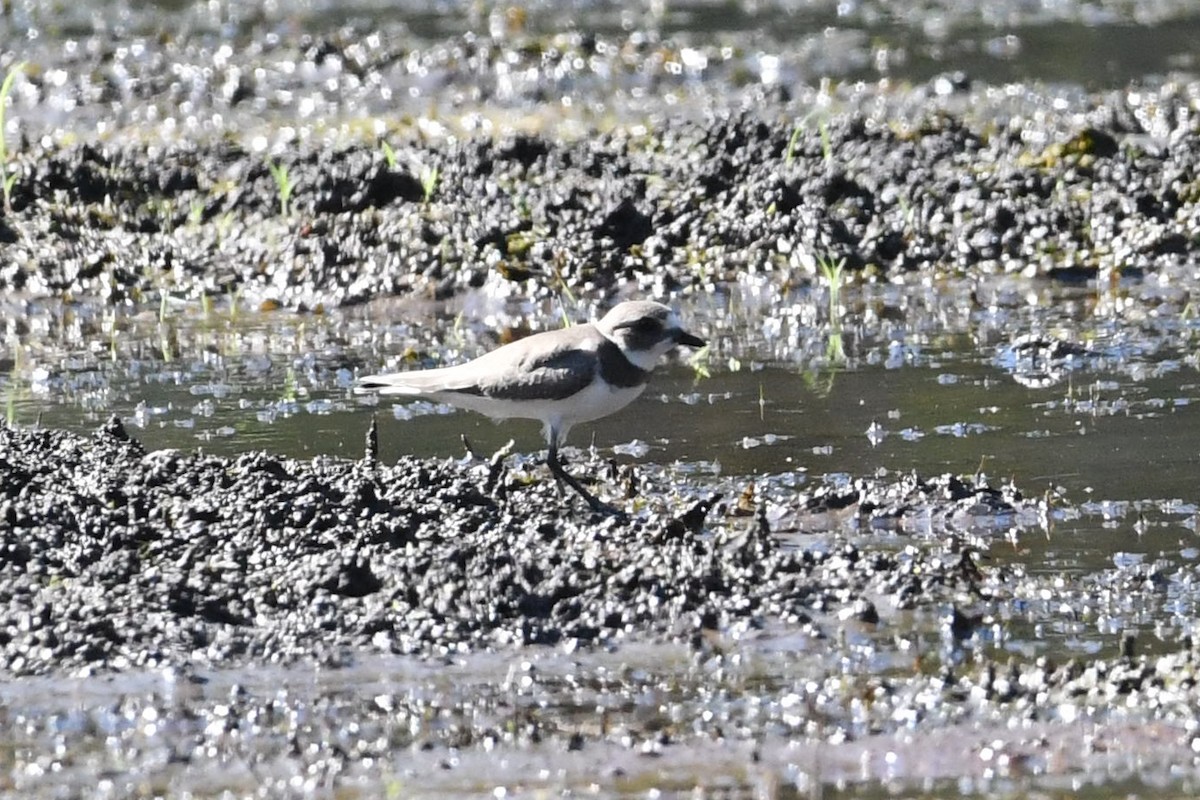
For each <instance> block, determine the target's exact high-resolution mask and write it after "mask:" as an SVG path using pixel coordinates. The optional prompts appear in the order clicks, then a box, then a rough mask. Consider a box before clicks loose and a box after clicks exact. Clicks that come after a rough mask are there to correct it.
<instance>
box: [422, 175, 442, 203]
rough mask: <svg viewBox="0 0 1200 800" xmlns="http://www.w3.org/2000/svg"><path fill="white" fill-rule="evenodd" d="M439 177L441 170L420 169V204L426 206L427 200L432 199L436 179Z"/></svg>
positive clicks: (436, 182)
mask: <svg viewBox="0 0 1200 800" xmlns="http://www.w3.org/2000/svg"><path fill="white" fill-rule="evenodd" d="M440 176H441V170H439V169H438V168H437V167H422V168H421V192H422V195H423V196H422V198H421V202H423V203H425V204H428V203H429V199H430V198H431V197H433V192H434V190H435V189H437V184H438V178H439V177H440Z"/></svg>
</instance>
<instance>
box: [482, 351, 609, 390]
mask: <svg viewBox="0 0 1200 800" xmlns="http://www.w3.org/2000/svg"><path fill="white" fill-rule="evenodd" d="M597 366H598V360H597V357H596V353H595V351H594V350H578V349H575V348H568V349H565V350H559V351H557V352H553V353H548V354H546V355H545V356H542V357H540V358H531V359H530V360H529V361H527V362H526V363H524V364H522V365H521V369H519V370H514V371H512V372H509V373H508V374H506V375H503V376H497V379H496V380H490V381H483V382H481V383H480V384H479V386H478V387H477V389H476V392H472V393H473V394H474V393H478V394H482V395H485V396H487V397H494V398H496V399H498V400H565V399H566V398H568V397H570V396H571V395H573V394H576V393H578V392H580V391H582V390H583V389H584V388H586V387H587V385H588V384H590V383H591V382H592V380H593V379H594V378H595V375H596V369H597ZM460 391H461V390H460Z"/></svg>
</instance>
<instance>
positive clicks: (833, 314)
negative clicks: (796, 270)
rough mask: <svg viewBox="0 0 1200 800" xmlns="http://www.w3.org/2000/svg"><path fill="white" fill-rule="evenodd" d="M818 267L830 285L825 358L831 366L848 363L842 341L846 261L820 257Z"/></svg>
mask: <svg viewBox="0 0 1200 800" xmlns="http://www.w3.org/2000/svg"><path fill="white" fill-rule="evenodd" d="M817 267H818V268H819V269H820V270H821V275H822V276H823V277H824V278H825V280H826V281H827V282H828V283H829V341H828V342H827V343H826V346H825V357H826V358H827V359H828V360H829V362H830V363H831V364H844V363H845V362H846V349H845V345H844V343H843V341H842V313H841V307H842V283H843V280H844V278H845V271H846V259H845V258H839V259H838V260H837V261H834V260H833V258H832V257H830V256H819V257H818V258H817Z"/></svg>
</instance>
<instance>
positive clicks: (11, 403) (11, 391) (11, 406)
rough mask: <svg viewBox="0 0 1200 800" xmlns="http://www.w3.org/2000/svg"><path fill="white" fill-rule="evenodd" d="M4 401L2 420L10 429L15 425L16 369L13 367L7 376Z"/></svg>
mask: <svg viewBox="0 0 1200 800" xmlns="http://www.w3.org/2000/svg"><path fill="white" fill-rule="evenodd" d="M6 395H7V396H6V397H5V400H4V419H5V420H6V421H7V422H8V427H10V428H12V427H14V426H15V425H16V424H17V368H16V366H13V368H12V371H11V372H10V373H9V374H8V392H6Z"/></svg>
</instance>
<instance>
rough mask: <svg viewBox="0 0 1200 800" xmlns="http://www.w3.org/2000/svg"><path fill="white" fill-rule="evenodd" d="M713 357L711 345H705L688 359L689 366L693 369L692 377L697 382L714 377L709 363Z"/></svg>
mask: <svg viewBox="0 0 1200 800" xmlns="http://www.w3.org/2000/svg"><path fill="white" fill-rule="evenodd" d="M711 356H712V350H711V349H710V347H709V345H704V347H701V348H700V349H699V350H697V351H696V352H695V353H693V354H692V357H691V358H689V359H688V366H689V367H691V368H692V375H693V376H695V379H696V380H697V381H699V380H702V379H707V378H711V377H712V371H711V370H710V369H709V366H708V362H709V359H710V357H711Z"/></svg>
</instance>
